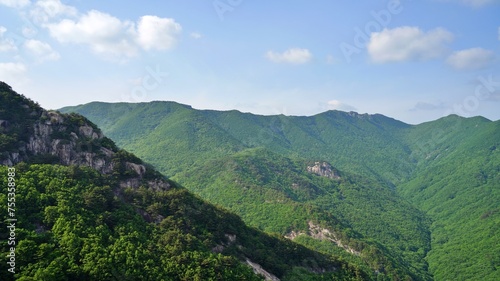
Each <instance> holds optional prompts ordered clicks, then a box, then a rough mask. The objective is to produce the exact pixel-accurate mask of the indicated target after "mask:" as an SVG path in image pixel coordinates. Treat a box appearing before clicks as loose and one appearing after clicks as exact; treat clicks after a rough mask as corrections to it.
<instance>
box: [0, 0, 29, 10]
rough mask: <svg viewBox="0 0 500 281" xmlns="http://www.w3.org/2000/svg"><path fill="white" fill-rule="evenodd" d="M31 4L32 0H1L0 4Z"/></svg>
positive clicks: (19, 5)
mask: <svg viewBox="0 0 500 281" xmlns="http://www.w3.org/2000/svg"><path fill="white" fill-rule="evenodd" d="M29 4H30V0H0V5H5V6H7V7H11V8H22V7H24V6H27V5H29Z"/></svg>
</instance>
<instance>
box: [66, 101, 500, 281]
mask: <svg viewBox="0 0 500 281" xmlns="http://www.w3.org/2000/svg"><path fill="white" fill-rule="evenodd" d="M62 111H65V112H71V111H75V112H79V113H82V114H83V115H85V116H87V117H88V118H89V119H90V120H92V121H94V122H96V123H97V124H100V125H102V126H103V130H104V131H105V132H106V133H108V134H109V135H110V136H111V138H113V139H114V140H115V141H117V143H119V144H121V145H123V146H124V147H125V148H128V149H130V150H131V151H133V152H134V153H137V154H138V155H140V156H141V157H144V159H147V160H148V161H150V162H151V163H152V164H154V165H155V166H156V167H158V168H159V169H160V170H161V171H163V172H165V173H166V174H168V175H169V176H172V177H173V178H174V179H176V180H177V181H179V182H180V183H189V184H187V186H188V188H191V189H192V190H195V191H196V192H197V193H198V194H200V195H202V196H203V197H204V198H206V199H209V200H211V201H213V202H216V203H218V204H220V205H222V206H225V207H228V208H231V209H232V210H234V211H235V212H238V213H239V214H241V215H242V216H243V217H244V219H245V221H247V222H249V223H251V224H252V225H255V226H258V227H260V228H262V229H265V230H266V231H271V232H278V233H281V234H286V232H287V231H291V230H293V229H294V227H295V228H297V225H300V223H297V221H301V222H302V226H303V227H304V225H303V221H304V215H303V214H304V213H305V214H311V213H314V214H319V213H321V212H322V211H323V210H325V208H326V206H328V207H327V209H328V212H330V213H331V214H332V215H333V218H335V219H336V220H338V221H339V222H340V224H339V227H340V228H342V229H346V230H349V229H352V231H353V232H352V233H351V234H352V235H347V236H349V237H353V238H354V239H358V240H357V241H365V242H366V243H368V244H370V243H369V241H368V240H369V239H373V242H374V243H375V244H378V245H380V246H381V247H385V248H386V251H382V252H385V253H390V254H388V255H387V256H391V257H406V259H408V260H418V259H419V257H420V256H422V255H426V261H427V262H428V263H429V273H430V274H432V275H434V277H435V280H462V279H463V280H497V279H499V278H500V270H498V267H499V265H498V260H499V257H498V253H499V252H500V243H499V239H500V233H499V229H498V225H499V224H498V222H499V221H498V220H499V216H500V212H498V209H499V208H500V203H499V202H500V194H499V190H500V183H499V180H498V178H499V171H500V156H499V154H498V149H497V147H499V141H500V128H499V122H498V121H496V122H492V121H490V120H487V119H485V118H481V117H475V118H462V117H458V116H454V115H451V116H448V117H445V118H442V119H439V120H436V121H433V122H428V123H424V124H420V125H415V126H412V125H408V124H405V123H402V122H399V121H397V120H394V119H391V118H388V117H385V116H382V115H368V114H357V113H354V112H350V113H346V112H340V111H328V112H325V113H322V114H318V115H315V116H310V117H300V116H283V115H278V116H258V115H253V114H249V113H240V112H238V111H226V112H219V111H210V110H195V109H192V108H191V107H189V106H185V105H179V104H176V103H171V102H151V103H141V104H123V103H122V104H106V103H90V104H87V105H82V106H76V107H69V108H64V109H62ZM138 132H140V133H138ZM172 147H175V148H176V149H175V151H174V150H173V149H172ZM255 148H258V149H260V150H256V151H257V152H256V151H255V150H253V151H252V149H255ZM248 149H250V150H248ZM269 151H272V152H273V153H269ZM259 155H261V156H262V157H260V156H259ZM276 155H278V156H276ZM280 157H283V158H280ZM181 159H187V160H188V161H186V162H182V160H181ZM287 159H288V160H287ZM287 161H292V162H293V163H295V164H292V165H288V164H286V163H292V162H287ZM296 161H298V162H300V161H305V162H307V163H314V162H316V161H320V162H321V161H326V162H328V163H329V164H331V166H333V167H334V168H335V169H337V170H338V171H340V172H341V173H345V174H346V175H348V176H347V178H348V179H350V182H351V183H352V184H353V185H354V186H357V187H360V188H359V191H358V192H357V193H356V192H353V193H351V194H350V197H348V198H349V199H345V198H343V200H339V201H335V199H332V198H334V197H332V198H329V197H322V196H318V194H320V193H318V194H317V193H316V192H317V191H318V190H322V188H317V186H318V185H317V183H315V184H316V185H315V184H312V183H311V182H308V180H310V178H309V179H308V176H306V174H307V173H305V172H304V167H303V165H302V166H301V165H300V164H297V163H298V162H296ZM235 163H236V164H235ZM287 165H288V166H287ZM273 166H276V167H288V168H286V169H285V170H287V171H281V174H280V173H275V172H274V171H273V170H272V169H271V170H269V167H273ZM235 167H236V168H235ZM249 167H253V169H249ZM300 167H302V168H300ZM291 178H294V179H298V178H301V179H303V180H304V182H308V184H310V186H311V189H307V188H306V190H307V192H306V191H304V190H301V189H298V190H297V191H294V190H293V189H290V190H287V188H289V187H290V186H289V185H290V184H292V186H293V184H294V182H291V181H290V180H288V179H291ZM202 182H204V183H208V184H206V185H204V186H203V185H200V183H202ZM250 186H251V187H253V189H248V190H252V192H249V191H245V192H243V191H242V188H243V189H244V187H250ZM299 186H300V185H299ZM332 186H335V184H333V185H332ZM371 187H374V188H371ZM238 188H239V189H238ZM377 188H379V189H377ZM258 190H261V191H259V192H254V191H258ZM332 190H335V188H333V189H332ZM377 190H380V191H377ZM381 190H383V192H382V191H381ZM299 191H300V192H302V193H300V194H301V195H300V196H306V197H307V196H312V197H313V198H309V197H308V199H307V200H305V201H304V197H302V198H301V197H300V196H299V197H298V195H297V193H298V192H299ZM350 191H351V192H352V190H350ZM363 192H365V193H366V196H363ZM266 194H272V195H273V196H276V197H277V198H283V200H286V202H287V204H280V205H279V206H283V208H269V209H272V210H273V212H271V211H269V210H267V209H265V204H256V203H255V204H253V205H252V202H261V201H259V200H264V202H265V200H266V198H267V197H266ZM333 194H335V192H333ZM339 194H340V193H339ZM238 196H239V197H238ZM314 196H316V197H314ZM337 196H338V195H337ZM324 198H327V199H326V200H324ZM346 198H347V197H346ZM402 198H404V199H406V200H408V201H410V202H411V203H412V204H413V206H412V207H410V208H406V210H407V212H399V211H397V210H400V208H403V209H405V207H404V203H402V202H404V199H402ZM238 200H239V201H238ZM301 200H302V201H301ZM348 200H354V201H353V202H351V204H345V203H346V201H347V202H348ZM363 200H364V201H363ZM235 202H237V203H238V204H236V203H235ZM240 202H242V204H239V203H240ZM284 202H285V201H284ZM332 202H336V203H334V204H331V203H332ZM383 202H392V204H390V205H389V206H390V207H391V209H392V210H394V211H392V212H391V211H389V210H388V209H387V205H385V204H384V203H383ZM243 203H245V204H243ZM323 203H324V204H323ZM356 204H357V205H356ZM252 206H253V207H252ZM276 206H278V205H276ZM291 206H314V208H318V209H310V210H314V211H313V212H309V213H307V212H303V211H297V212H295V213H294V212H292V211H290V209H291ZM356 206H370V210H369V211H368V210H366V209H363V208H358V207H356ZM285 207H286V208H287V209H285ZM300 208H302V207H297V210H301V209H300ZM311 208H312V207H311ZM415 208H417V209H419V210H421V211H423V212H424V213H425V216H421V215H419V212H414V210H415ZM277 209H278V210H277ZM285 210H286V211H285ZM318 210H321V211H318ZM280 212H282V213H283V214H285V213H286V214H287V216H284V218H282V220H280V221H283V224H282V225H280V224H278V223H270V222H272V221H273V219H272V218H273V216H276V215H277V214H279V213H280ZM356 212H358V216H357V217H356V216H353V217H351V219H349V216H350V215H352V214H353V213H356ZM367 213H368V214H369V213H375V214H381V215H379V216H377V218H376V219H377V222H380V225H387V226H390V225H391V223H394V222H396V221H399V220H403V221H405V222H411V224H414V222H416V221H418V222H419V223H420V225H421V226H425V225H427V226H428V227H423V229H422V228H420V227H417V226H416V225H413V227H414V228H413V232H412V234H413V235H414V237H412V238H408V237H409V236H404V235H402V236H400V234H402V233H398V231H401V230H397V229H392V228H391V229H390V230H386V231H378V230H377V231H373V230H374V229H364V226H366V225H369V223H367V221H368V219H373V218H370V216H368V215H365V214H367ZM262 214H266V215H265V216H263V215H262ZM301 214H302V215H301ZM359 214H363V216H360V215H359ZM406 216H409V217H406ZM429 221H430V223H426V222H429ZM285 222H286V223H285ZM292 222H293V223H292ZM290 223H292V225H291V226H290V227H289V228H286V226H287V225H288V224H290ZM285 228H286V231H284V230H283V229H285ZM389 228H390V227H389ZM375 229H376V228H375ZM408 229H411V228H408ZM416 229H418V231H415V230H416ZM370 231H372V232H370ZM284 232H285V233H284ZM426 232H427V233H430V236H431V238H432V239H431V247H430V249H431V250H430V251H429V252H428V253H427V252H426V249H427V248H426V247H425V246H424V247H421V246H416V245H424V244H421V243H420V242H418V241H419V239H420V238H418V237H424V236H422V234H423V233H426ZM346 233H349V231H346ZM390 233H392V239H393V240H392V241H388V240H387V239H389V240H390V239H391V238H388V236H387V235H389V237H391V236H390V235H391V234H390ZM395 234H397V235H395ZM304 238H305V236H299V237H298V238H296V241H300V240H303V239H304ZM297 239H298V240H297ZM398 240H401V241H398ZM402 241H408V242H407V244H405V243H403V242H402ZM370 245H374V244H370ZM395 245H399V247H395ZM422 250H423V251H424V252H423V253H422V252H421V251H422ZM328 251H330V250H329V249H324V252H328ZM412 252H413V254H411V253H412ZM400 264H404V262H401V263H400ZM412 266H413V267H415V268H417V272H419V274H420V275H421V276H423V278H425V277H424V276H425V273H422V270H424V271H425V268H426V264H425V262H422V261H421V262H420V263H413V264H412ZM403 267H404V266H403ZM372 268H373V267H372ZM407 268H409V267H407Z"/></svg>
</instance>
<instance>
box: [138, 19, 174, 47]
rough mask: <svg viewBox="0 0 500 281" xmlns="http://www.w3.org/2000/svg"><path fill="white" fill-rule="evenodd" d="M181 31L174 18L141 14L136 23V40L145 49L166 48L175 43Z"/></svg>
mask: <svg viewBox="0 0 500 281" xmlns="http://www.w3.org/2000/svg"><path fill="white" fill-rule="evenodd" d="M181 31H182V27H181V25H180V24H178V23H176V22H175V20H174V19H168V18H159V17H157V16H143V17H141V18H140V19H139V22H138V24H137V42H138V43H139V45H140V46H141V47H142V48H143V49H145V50H150V49H157V50H166V49H170V48H171V47H173V46H174V45H175V43H176V41H177V39H176V37H175V36H176V35H177V34H179V33H180V32H181Z"/></svg>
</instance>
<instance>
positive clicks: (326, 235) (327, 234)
mask: <svg viewBox="0 0 500 281" xmlns="http://www.w3.org/2000/svg"><path fill="white" fill-rule="evenodd" d="M308 224H309V232H308V233H305V232H302V231H298V232H297V231H291V232H290V233H289V234H287V235H285V238H287V239H290V240H294V239H295V238H297V237H298V236H300V235H309V236H311V237H312V238H314V239H318V240H328V241H331V242H333V243H335V244H337V246H339V247H340V248H343V249H344V250H346V251H347V252H349V253H351V254H353V255H356V256H359V255H360V254H361V253H360V252H358V251H356V250H355V249H353V248H351V247H349V245H345V244H344V243H342V240H340V238H339V237H338V235H337V234H336V233H335V232H334V231H330V230H329V229H326V228H321V227H320V226H319V225H316V224H314V223H313V222H312V221H309V222H308Z"/></svg>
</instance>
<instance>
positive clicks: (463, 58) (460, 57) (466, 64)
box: [446, 48, 495, 70]
mask: <svg viewBox="0 0 500 281" xmlns="http://www.w3.org/2000/svg"><path fill="white" fill-rule="evenodd" d="M494 61H495V53H494V52H493V51H490V50H485V49H483V48H472V49H467V50H461V51H456V52H454V53H453V54H451V55H450V56H449V57H448V59H447V60H446V62H447V63H448V64H449V65H451V66H452V67H453V68H455V69H459V70H466V69H480V68H485V67H487V66H489V65H491V64H492V63H493V62H494Z"/></svg>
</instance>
